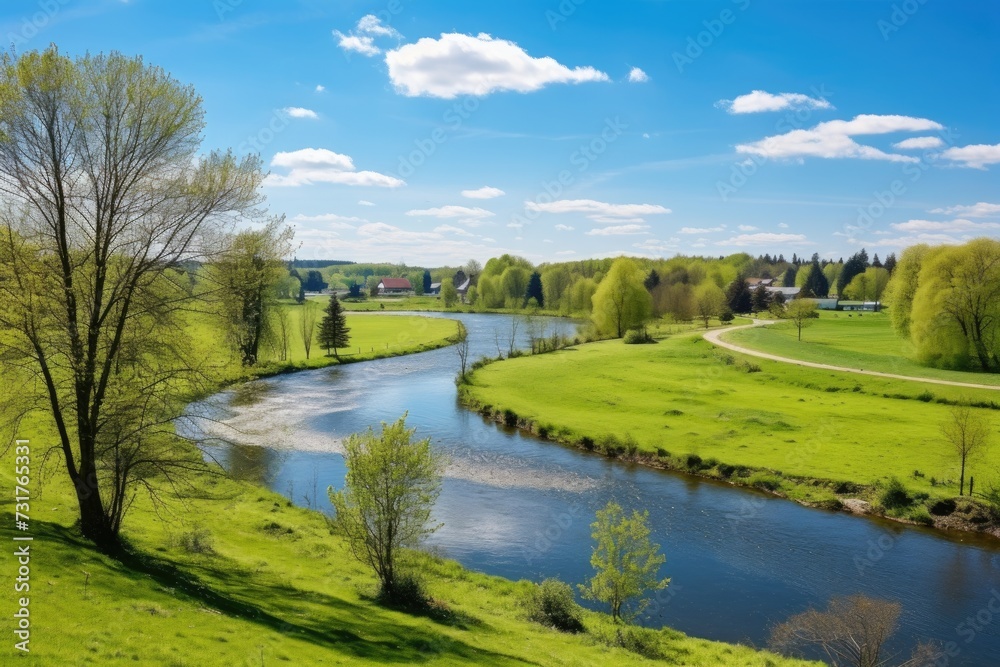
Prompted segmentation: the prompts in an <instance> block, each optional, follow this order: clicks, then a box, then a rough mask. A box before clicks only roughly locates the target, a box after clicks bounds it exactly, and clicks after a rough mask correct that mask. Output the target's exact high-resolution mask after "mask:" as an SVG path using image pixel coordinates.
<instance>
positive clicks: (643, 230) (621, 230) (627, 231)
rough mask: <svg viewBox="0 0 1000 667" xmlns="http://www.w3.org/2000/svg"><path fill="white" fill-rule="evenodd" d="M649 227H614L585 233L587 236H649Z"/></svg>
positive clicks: (600, 228) (599, 228)
mask: <svg viewBox="0 0 1000 667" xmlns="http://www.w3.org/2000/svg"><path fill="white" fill-rule="evenodd" d="M648 230H649V225H613V226H610V227H598V228H597V229H591V230H590V231H589V232H585V233H586V235H587V236H628V235H631V234H648V233H649V231H648Z"/></svg>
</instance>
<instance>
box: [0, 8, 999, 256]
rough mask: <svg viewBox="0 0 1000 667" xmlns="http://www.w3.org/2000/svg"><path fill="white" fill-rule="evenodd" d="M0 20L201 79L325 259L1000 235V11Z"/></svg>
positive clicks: (693, 250)
mask: <svg viewBox="0 0 1000 667" xmlns="http://www.w3.org/2000/svg"><path fill="white" fill-rule="evenodd" d="M0 30H2V32H3V35H4V37H5V40H6V41H7V42H8V43H13V44H14V45H15V47H16V48H17V50H18V51H25V50H28V49H32V48H44V47H45V46H46V45H47V44H48V43H50V42H52V43H55V44H57V45H58V46H59V48H60V49H61V50H63V51H64V52H66V53H69V54H82V53H84V52H86V51H91V52H102V51H104V52H106V51H110V50H119V51H122V52H124V53H127V54H141V55H143V56H144V57H145V58H146V60H147V61H148V62H149V63H152V64H155V65H159V66H162V67H163V68H164V69H166V70H167V71H169V72H170V73H171V74H173V75H174V76H175V77H176V78H177V79H179V80H180V81H181V82H184V83H190V84H193V85H194V86H195V87H196V88H197V90H198V91H199V93H200V94H201V95H202V96H203V98H204V106H205V109H206V112H207V119H206V120H207V128H206V131H205V142H204V147H205V148H206V149H212V148H225V147H233V148H234V149H237V150H239V151H241V152H259V153H260V155H261V157H262V158H263V159H264V161H265V164H266V165H268V167H269V169H270V171H271V176H269V178H268V180H267V186H266V188H265V191H266V192H265V193H266V195H267V198H268V205H269V207H270V209H271V210H272V211H273V212H276V213H283V214H285V215H286V216H287V218H288V220H289V221H290V222H291V223H293V224H294V225H295V226H296V229H297V238H298V240H299V241H300V242H301V243H302V246H301V248H300V249H299V251H298V256H299V257H303V258H329V259H352V260H356V261H391V262H400V261H402V262H406V263H408V264H411V265H420V264H425V265H439V264H445V263H451V264H458V263H462V262H464V261H465V260H467V259H469V258H476V259H479V260H485V259H487V258H489V257H491V256H495V255H498V254H500V253H503V252H511V253H516V254H520V255H523V256H525V257H528V258H530V259H531V260H533V261H535V262H542V261H556V260H561V259H581V258H586V257H598V256H608V255H616V254H622V253H626V254H636V255H649V256H667V257H669V256H673V255H675V254H677V253H681V254H701V255H721V254H729V253H732V252H738V251H747V252H750V253H752V254H759V253H764V252H770V253H779V252H781V253H784V254H785V255H786V256H789V257H790V256H791V254H792V253H793V252H794V253H798V254H806V255H809V254H812V253H813V252H819V253H820V254H821V255H823V256H826V257H832V258H837V257H840V256H847V255H849V254H850V253H852V252H854V251H855V250H857V249H859V248H861V247H862V246H864V247H866V248H867V249H868V252H869V254H872V253H878V254H879V255H880V256H883V257H884V256H885V255H886V254H888V253H889V252H892V251H896V252H898V251H899V250H900V249H901V248H902V247H905V246H906V245H911V244H913V243H917V242H930V243H942V242H960V241H962V240H963V239H965V238H972V237H975V236H984V235H988V236H994V237H998V236H1000V188H998V185H1000V177H998V175H1000V124H998V122H997V119H998V118H1000V77H998V72H1000V3H994V2H983V1H975V2H972V1H970V2H961V1H958V2H945V1H944V0H906V1H897V2H882V1H881V0H853V1H852V0H829V1H824V0H811V1H808V2H807V1H804V0H794V1H783V0H720V1H713V0H704V1H702V0H673V1H670V0H661V1H653V0H647V1H618V2H610V1H599V0H562V2H559V1H558V0H548V1H546V0H539V1H536V2H527V1H524V2H521V1H512V2H503V3H472V2H451V1H442V2H430V1H429V0H422V1H418V0H382V1H379V2H364V1H361V0H340V1H337V2H334V1H333V0H325V1H323V0H299V1H296V0H288V1H285V2H280V3H279V2H263V1H258V0H242V1H241V0H199V1H197V2H195V1H192V0H179V1H177V2H165V1H157V2H154V1H153V0H128V1H127V2H123V1H121V0H41V1H40V2H14V3H5V4H4V7H3V9H2V14H0Z"/></svg>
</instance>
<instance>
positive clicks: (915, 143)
mask: <svg viewBox="0 0 1000 667" xmlns="http://www.w3.org/2000/svg"><path fill="white" fill-rule="evenodd" d="M941 146H944V141H942V140H941V137H913V138H911V139H903V140H902V141H899V142H896V143H894V144H893V145H892V147H893V148H898V149H899V150H903V151H906V150H922V149H925V148H941Z"/></svg>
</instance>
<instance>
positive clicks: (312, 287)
mask: <svg viewBox="0 0 1000 667" xmlns="http://www.w3.org/2000/svg"><path fill="white" fill-rule="evenodd" d="M302 285H303V287H305V289H306V291H307V292H322V291H323V290H325V289H326V288H327V287H328V286H329V285H328V284H327V283H326V281H324V280H323V274H322V273H320V272H319V271H309V272H308V273H306V279H305V282H304V283H303V284H302Z"/></svg>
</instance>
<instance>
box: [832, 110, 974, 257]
mask: <svg viewBox="0 0 1000 667" xmlns="http://www.w3.org/2000/svg"><path fill="white" fill-rule="evenodd" d="M938 136H939V137H940V138H941V140H942V142H943V145H942V146H939V147H936V148H933V149H927V150H925V151H924V152H923V154H922V155H921V156H920V157H919V158H918V159H917V161H916V162H907V163H905V164H904V165H903V168H902V171H901V174H902V177H901V178H895V179H893V180H892V181H891V182H890V183H889V184H888V185H887V186H886V187H885V188H883V189H879V190H876V191H874V192H873V193H872V200H871V202H869V203H868V204H866V205H864V206H859V207H858V209H857V218H856V219H855V221H854V224H851V223H847V224H845V225H844V235H846V236H847V238H849V239H855V241H856V242H858V243H861V237H862V235H863V234H864V233H865V232H867V231H869V230H871V229H872V228H873V227H874V226H875V223H876V222H878V221H879V220H880V219H881V218H882V217H883V216H884V215H885V214H886V213H888V212H889V210H890V209H891V208H892V207H893V206H895V205H896V204H897V203H899V200H900V199H901V198H903V197H904V196H905V195H906V194H907V193H909V191H910V189H911V188H912V187H913V186H914V184H916V183H917V182H918V181H920V179H921V178H923V176H924V174H926V173H927V171H928V170H930V168H931V167H933V166H934V165H935V164H936V163H937V162H938V160H940V159H941V153H942V152H943V151H944V150H945V149H946V148H950V147H952V146H954V145H955V143H956V141H957V140H958V138H959V134H958V133H957V132H955V131H954V130H952V129H951V128H946V129H944V130H942V131H941V132H939V133H938Z"/></svg>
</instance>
